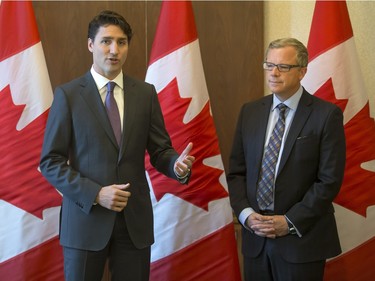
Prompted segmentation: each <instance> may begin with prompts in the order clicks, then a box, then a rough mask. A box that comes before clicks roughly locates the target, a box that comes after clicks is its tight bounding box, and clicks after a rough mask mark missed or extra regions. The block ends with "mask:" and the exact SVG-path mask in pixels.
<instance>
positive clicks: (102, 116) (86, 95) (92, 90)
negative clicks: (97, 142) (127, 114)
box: [80, 72, 118, 147]
mask: <svg viewBox="0 0 375 281" xmlns="http://www.w3.org/2000/svg"><path fill="white" fill-rule="evenodd" d="M84 77H85V79H84V81H83V83H82V91H81V93H80V94H81V96H82V98H83V99H84V100H85V102H86V103H87V105H88V108H89V109H90V110H91V111H92V113H93V115H94V116H95V118H96V119H97V120H98V122H99V124H100V125H101V126H102V127H103V129H104V130H105V132H106V134H107V135H108V138H109V139H110V140H111V142H112V143H113V144H114V145H115V146H116V147H118V145H117V141H116V137H115V134H114V133H113V130H112V127H111V123H110V122H109V119H108V115H107V112H106V110H105V107H104V104H103V101H102V99H101V97H100V94H99V91H98V89H97V87H96V84H95V81H94V79H93V78H92V76H91V73H90V72H87V73H86V75H85V76H84Z"/></svg>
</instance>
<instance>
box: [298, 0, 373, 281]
mask: <svg viewBox="0 0 375 281" xmlns="http://www.w3.org/2000/svg"><path fill="white" fill-rule="evenodd" d="M308 51H309V55H310V62H309V68H308V71H307V75H306V76H305V78H304V80H303V81H302V84H303V86H304V87H305V88H306V89H307V90H308V91H309V92H310V93H314V95H316V96H319V97H321V98H323V99H326V100H328V101H331V102H333V103H336V104H337V105H338V106H339V107H340V108H341V109H342V110H343V112H344V125H345V135H346V146H347V153H346V155H347V159H346V170H345V176H344V183H343V185H342V188H341V191H340V193H339V195H338V196H337V198H336V199H335V203H336V206H335V207H336V218H337V225H338V229H339V235H340V242H341V246H342V249H343V254H342V255H340V256H338V257H336V258H334V259H332V260H330V261H329V262H328V264H327V266H326V271H325V280H343V281H345V280H347V281H349V280H356V281H365V280H372V279H373V278H374V277H373V276H374V275H375V267H374V266H373V262H374V260H375V238H374V235H375V228H374V223H375V220H374V218H375V216H374V212H373V208H372V209H371V208H369V207H371V206H373V205H375V188H374V186H375V171H374V168H373V167H374V161H375V145H374V143H375V123H374V119H373V118H371V117H370V108H369V107H370V105H369V99H368V96H367V94H366V90H365V87H364V81H363V77H362V74H361V68H360V65H359V61H358V56H357V51H356V46H355V41H354V34H353V29H352V26H351V22H350V18H349V13H348V9H347V5H346V2H345V1H317V2H316V4H315V10H314V14H313V20H312V25H311V30H310V37H309V40H308Z"/></svg>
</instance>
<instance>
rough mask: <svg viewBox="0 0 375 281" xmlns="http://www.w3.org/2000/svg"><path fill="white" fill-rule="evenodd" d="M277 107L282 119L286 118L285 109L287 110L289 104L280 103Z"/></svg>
mask: <svg viewBox="0 0 375 281" xmlns="http://www.w3.org/2000/svg"><path fill="white" fill-rule="evenodd" d="M277 108H278V109H279V114H280V117H281V118H282V119H285V111H286V109H287V108H288V106H286V105H285V104H283V103H279V105H278V106H277Z"/></svg>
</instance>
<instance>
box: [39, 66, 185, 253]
mask: <svg viewBox="0 0 375 281" xmlns="http://www.w3.org/2000/svg"><path fill="white" fill-rule="evenodd" d="M124 89H125V90H124V92H125V108H124V125H123V139H122V143H121V146H120V147H119V146H118V144H117V142H116V139H115V136H114V133H113V131H112V128H111V125H110V122H109V119H108V117H107V114H106V110H105V107H104V105H103V102H102V100H101V98H100V95H99V92H98V90H97V88H96V85H95V82H94V79H93V78H92V75H91V74H90V73H89V72H88V73H86V75H84V76H82V77H80V78H78V79H75V80H73V81H71V82H69V83H67V84H65V85H62V86H60V87H57V88H56V90H55V94H54V101H53V104H52V106H51V109H50V113H49V117H48V122H47V127H46V131H45V138H44V144H43V149H42V155H41V162H40V168H41V171H42V174H43V175H44V176H45V177H46V178H47V180H48V181H49V182H50V183H51V184H52V185H53V186H55V187H56V188H57V189H58V190H59V191H60V192H61V193H62V194H63V204H62V211H61V225H60V242H61V244H62V245H63V246H67V247H73V248H78V249H86V250H100V249H103V248H104V247H105V245H106V244H107V242H108V241H109V238H110V236H111V233H112V230H113V225H114V222H115V216H116V212H114V211H110V210H108V209H105V208H103V207H101V206H100V205H93V203H94V201H95V198H96V196H97V194H98V192H99V190H100V188H101V187H103V186H106V185H111V184H121V183H130V188H129V189H128V190H129V191H130V192H131V197H130V198H129V201H128V205H127V206H126V207H125V209H124V216H125V220H126V224H127V227H128V230H129V234H130V237H131V239H132V241H133V242H134V244H135V245H136V247H138V248H143V247H147V246H150V245H151V244H152V243H153V242H154V236H153V212H152V205H151V199H150V190H149V186H148V184H147V180H146V176H145V163H144V161H145V152H146V150H147V151H148V153H149V154H150V159H151V163H152V165H154V166H155V167H156V169H157V170H159V171H160V172H162V173H164V174H166V175H167V176H169V177H172V178H176V176H175V174H174V172H173V166H174V162H175V161H176V159H177V158H178V154H177V152H176V151H175V150H174V149H173V148H172V146H171V141H170V138H169V135H168V133H167V132H166V130H165V127H164V120H163V116H162V112H161V108H160V104H159V101H158V97H157V94H156V91H155V88H154V86H152V85H150V84H147V83H145V82H143V81H142V82H141V81H137V80H135V79H132V78H130V77H128V76H124ZM41 196H42V195H41Z"/></svg>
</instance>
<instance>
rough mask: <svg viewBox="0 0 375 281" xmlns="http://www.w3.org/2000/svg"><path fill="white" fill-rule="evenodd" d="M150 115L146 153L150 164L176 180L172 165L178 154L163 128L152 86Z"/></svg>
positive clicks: (162, 120)
mask: <svg viewBox="0 0 375 281" xmlns="http://www.w3.org/2000/svg"><path fill="white" fill-rule="evenodd" d="M151 99H152V101H151V103H152V105H151V108H152V113H151V125H150V131H149V138H148V144H147V151H148V153H149V155H150V162H151V164H152V165H153V166H154V167H155V168H156V169H157V170H158V171H159V172H161V173H163V174H165V175H166V176H168V177H170V178H173V179H177V177H176V174H175V173H174V163H175V161H176V160H177V158H178V156H179V154H178V153H177V152H176V151H175V150H174V148H173V147H172V142H171V139H170V136H169V134H168V132H167V130H166V128H165V123H164V117H163V114H162V110H161V107H160V103H159V99H158V96H157V94H156V90H155V87H154V86H152V98H151Z"/></svg>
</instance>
